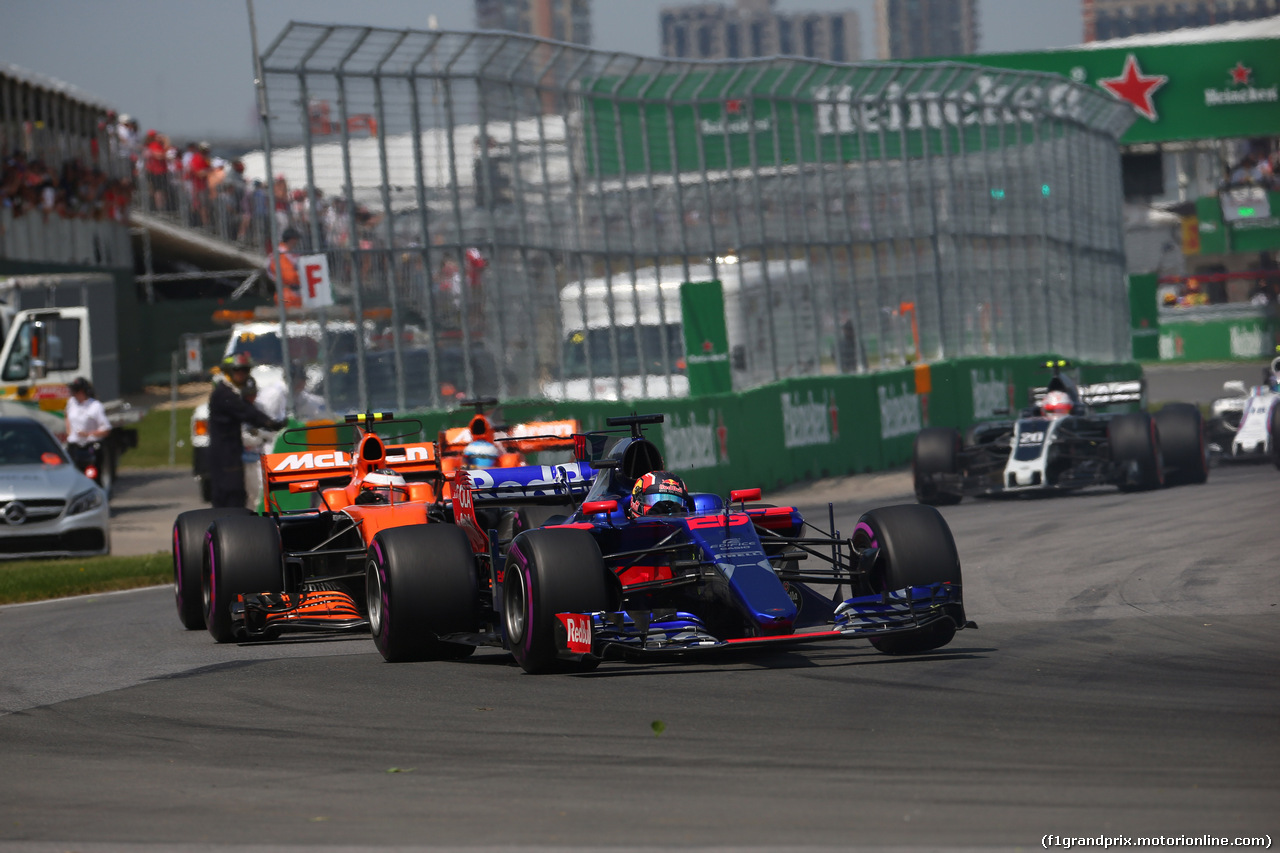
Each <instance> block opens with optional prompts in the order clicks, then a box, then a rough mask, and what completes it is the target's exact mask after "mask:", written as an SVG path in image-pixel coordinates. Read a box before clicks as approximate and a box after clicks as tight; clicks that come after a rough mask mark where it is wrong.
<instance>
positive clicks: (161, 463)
mask: <svg viewBox="0 0 1280 853" xmlns="http://www.w3.org/2000/svg"><path fill="white" fill-rule="evenodd" d="M193 411H195V409H194V408H180V409H177V410H176V415H177V421H178V430H177V436H178V442H179V444H178V446H177V448H176V449H175V451H174V462H173V464H174V465H178V466H181V467H183V468H190V467H191V413H192V412H193ZM136 429H137V430H138V446H137V447H135V448H133V449H132V450H129V451H127V452H126V453H125V454H124V455H123V456H121V457H120V467H121V468H165V467H168V465H169V412H167V411H160V410H155V409H153V410H152V411H150V412H147V413H146V414H145V415H143V417H142V420H140V421H138V423H137V426H136Z"/></svg>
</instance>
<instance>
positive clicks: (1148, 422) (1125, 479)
mask: <svg viewBox="0 0 1280 853" xmlns="http://www.w3.org/2000/svg"><path fill="white" fill-rule="evenodd" d="M1107 435H1108V440H1109V443H1110V446H1111V459H1112V461H1113V462H1115V463H1116V465H1117V467H1119V469H1120V480H1119V482H1118V483H1117V485H1118V486H1119V487H1120V491H1122V492H1139V491H1145V490H1147V489H1158V488H1160V487H1161V486H1163V485H1164V463H1163V460H1162V459H1161V453H1160V437H1159V432H1158V430H1157V427H1156V422H1155V419H1154V418H1152V417H1151V415H1148V414H1146V413H1145V412H1138V413H1134V414H1128V415H1117V416H1116V417H1114V418H1112V419H1111V423H1110V425H1109V426H1108V428H1107Z"/></svg>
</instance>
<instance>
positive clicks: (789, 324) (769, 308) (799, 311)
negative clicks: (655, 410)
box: [541, 255, 820, 400]
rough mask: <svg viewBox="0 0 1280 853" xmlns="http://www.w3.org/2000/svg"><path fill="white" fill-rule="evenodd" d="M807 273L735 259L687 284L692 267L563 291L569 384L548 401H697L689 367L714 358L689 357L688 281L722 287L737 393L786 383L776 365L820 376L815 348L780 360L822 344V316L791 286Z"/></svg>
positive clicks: (544, 388)
mask: <svg viewBox="0 0 1280 853" xmlns="http://www.w3.org/2000/svg"><path fill="white" fill-rule="evenodd" d="M807 272H808V266H807V262H806V261H804V260H803V259H793V260H783V259H778V260H771V261H769V262H768V263H767V264H762V263H760V262H759V261H740V260H739V259H738V258H737V257H736V256H733V255H729V256H725V257H722V258H718V259H717V265H716V269H715V273H714V276H713V273H712V269H711V266H710V265H709V264H695V265H693V266H691V267H690V268H689V271H688V275H687V277H686V273H685V270H684V267H682V266H677V265H667V266H660V267H644V268H641V269H638V270H636V273H635V280H634V282H633V281H632V276H631V273H630V272H618V273H616V274H614V275H613V276H610V277H600V278H590V279H586V280H585V281H575V282H571V283H569V284H568V285H566V286H565V287H563V288H561V290H560V324H561V328H562V329H563V332H564V336H565V337H564V341H563V347H562V353H561V370H562V371H563V378H560V377H557V378H555V379H554V380H549V381H546V382H543V383H542V385H541V392H542V396H544V397H547V398H548V399H552V400H618V399H622V400H636V399H648V400H652V399H662V398H666V397H687V396H688V395H689V377H688V376H687V375H686V363H687V361H688V359H689V358H690V357H692V358H703V357H705V356H704V355H703V354H702V353H692V354H687V353H686V352H685V342H684V326H683V309H682V305H681V297H680V289H681V285H682V283H683V282H685V281H693V282H700V281H708V280H710V279H712V278H713V277H715V278H717V279H718V280H719V281H720V283H721V287H722V289H723V294H724V317H725V331H726V333H727V335H728V339H729V340H728V344H729V354H728V360H729V364H730V372H731V376H732V378H733V385H734V387H735V388H747V387H753V386H755V385H758V384H760V383H762V382H766V381H771V380H773V379H776V378H777V374H775V372H774V367H775V364H774V361H775V360H776V361H777V365H776V367H777V369H778V371H780V372H781V374H782V375H783V376H792V375H798V374H803V373H805V372H808V371H811V370H812V369H813V367H814V364H812V363H811V362H812V361H813V360H814V358H815V357H814V356H813V352H812V349H811V348H808V347H801V348H796V347H794V346H785V345H779V346H778V347H777V353H776V356H775V355H774V346H775V343H776V342H782V341H813V340H815V339H816V338H817V337H818V328H817V323H818V316H819V313H820V312H817V311H815V310H814V307H813V305H812V304H810V303H806V302H804V301H803V300H802V299H800V298H799V296H798V295H797V294H798V293H799V291H798V290H789V289H788V288H787V287H786V285H785V282H787V281H788V280H789V278H790V279H796V278H800V279H803V278H804V277H805V276H806V275H807ZM805 292H806V293H807V292H808V291H807V289H806V290H805ZM784 293H786V294H787V295H786V296H785V297H783V294H784ZM771 296H773V297H775V298H771ZM770 328H772V333H771V332H770ZM615 350H616V353H617V361H616V363H615V360H614V353H615ZM615 374H616V376H615Z"/></svg>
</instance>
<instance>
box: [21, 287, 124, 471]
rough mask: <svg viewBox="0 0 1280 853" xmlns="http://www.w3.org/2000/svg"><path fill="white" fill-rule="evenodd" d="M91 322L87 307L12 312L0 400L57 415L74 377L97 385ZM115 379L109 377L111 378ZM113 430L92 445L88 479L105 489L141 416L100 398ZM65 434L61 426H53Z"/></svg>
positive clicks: (67, 395) (115, 402)
mask: <svg viewBox="0 0 1280 853" xmlns="http://www.w3.org/2000/svg"><path fill="white" fill-rule="evenodd" d="M93 344H94V341H93V335H92V323H91V322H90V310H89V308H88V307H86V306H73V307H64V308H36V309H26V310H20V311H14V312H13V313H12V315H10V316H9V317H8V327H7V331H6V334H5V338H4V345H3V348H0V398H2V399H5V400H12V401H16V402H18V403H24V404H27V405H29V406H33V407H35V408H38V409H39V410H41V411H43V412H47V413H52V414H57V415H61V414H62V412H63V411H64V410H65V409H66V405H67V398H68V397H69V396H70V391H69V390H68V387H67V386H68V385H70V383H71V382H72V381H73V380H75V379H76V378H78V377H84V378H86V379H88V380H89V381H90V382H92V383H94V384H95V385H96V384H97V382H96V377H95V375H94V367H95V364H94V362H95V359H94V358H93V355H92V354H93V352H94V349H93ZM112 378H114V376H113V377H112ZM103 405H104V408H105V409H106V410H107V419H108V420H109V421H110V422H111V425H112V430H111V433H110V435H108V436H107V437H106V438H105V439H103V440H102V441H101V442H98V443H95V447H97V454H96V455H97V457H98V458H97V459H96V460H95V461H96V464H95V465H94V466H93V469H94V475H93V479H94V480H95V481H97V483H98V485H100V486H102V488H103V489H104V490H105V491H106V492H107V493H108V494H110V493H111V487H112V485H113V484H114V482H115V475H116V467H117V464H118V462H119V458H120V455H121V454H123V453H124V452H125V451H126V450H129V449H131V448H134V447H137V446H138V433H137V430H136V429H133V428H132V425H133V424H135V423H136V422H137V420H138V418H139V416H140V413H138V412H135V411H133V410H132V409H130V408H129V407H128V406H127V405H125V404H123V403H121V402H119V401H104V403H103ZM55 432H60V433H63V434H65V428H63V429H60V430H55Z"/></svg>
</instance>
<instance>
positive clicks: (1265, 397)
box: [1209, 356, 1280, 467]
mask: <svg viewBox="0 0 1280 853" xmlns="http://www.w3.org/2000/svg"><path fill="white" fill-rule="evenodd" d="M1264 374H1265V384H1263V385H1256V386H1254V387H1253V388H1250V389H1248V390H1247V391H1246V390H1245V387H1244V383H1243V382H1241V381H1239V380H1234V381H1231V382H1227V383H1226V384H1225V385H1223V386H1222V387H1223V391H1224V392H1225V393H1226V394H1228V395H1229V396H1226V397H1220V398H1218V399H1217V400H1214V401H1213V406H1212V410H1211V412H1212V414H1211V417H1210V420H1209V441H1210V445H1209V446H1210V448H1211V449H1212V450H1214V451H1215V452H1217V453H1221V454H1222V458H1224V459H1232V460H1262V459H1274V460H1275V462H1276V465H1277V467H1280V356H1276V357H1275V358H1273V359H1272V360H1271V366H1270V368H1269V369H1267V370H1265V371H1264Z"/></svg>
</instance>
